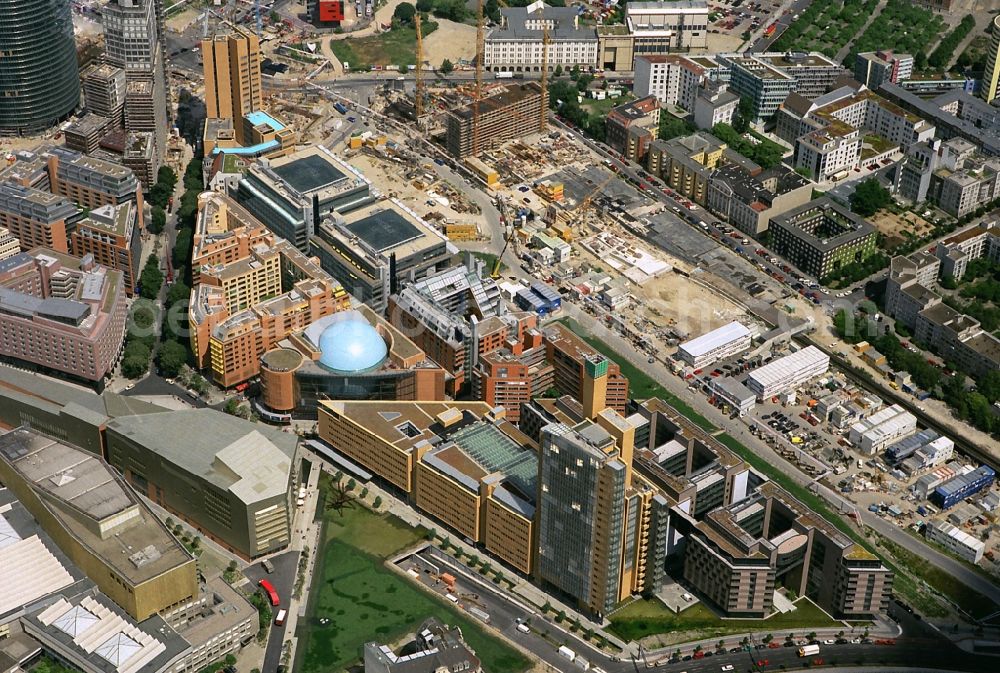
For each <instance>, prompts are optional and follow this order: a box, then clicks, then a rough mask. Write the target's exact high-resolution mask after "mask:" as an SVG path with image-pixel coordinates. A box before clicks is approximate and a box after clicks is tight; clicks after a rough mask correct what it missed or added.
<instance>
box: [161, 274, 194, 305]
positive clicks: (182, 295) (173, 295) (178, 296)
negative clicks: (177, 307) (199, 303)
mask: <svg viewBox="0 0 1000 673" xmlns="http://www.w3.org/2000/svg"><path fill="white" fill-rule="evenodd" d="M190 294H191V288H189V287H188V286H187V285H185V284H184V281H181V280H178V281H176V282H174V284H173V285H171V286H170V289H169V290H167V305H168V306H173V305H174V304H176V303H177V302H179V301H182V302H184V303H185V304H187V301H188V297H189V295H190Z"/></svg>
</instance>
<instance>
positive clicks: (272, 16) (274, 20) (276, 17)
mask: <svg viewBox="0 0 1000 673" xmlns="http://www.w3.org/2000/svg"><path fill="white" fill-rule="evenodd" d="M268 18H269V19H271V23H278V22H279V21H281V15H280V14H278V13H277V12H274V11H272V12H271V13H270V14H269V15H268Z"/></svg>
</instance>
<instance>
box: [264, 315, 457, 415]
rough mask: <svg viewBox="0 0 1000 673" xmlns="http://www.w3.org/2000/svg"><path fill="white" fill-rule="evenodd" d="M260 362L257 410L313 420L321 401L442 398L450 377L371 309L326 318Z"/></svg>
mask: <svg viewBox="0 0 1000 673" xmlns="http://www.w3.org/2000/svg"><path fill="white" fill-rule="evenodd" d="M287 343H288V344H289V345H290V347H289V346H281V347H278V348H274V349H272V350H269V351H268V352H266V353H264V355H263V356H261V358H260V384H261V396H260V400H259V404H258V406H257V411H258V413H260V415H261V417H262V418H264V419H265V420H268V421H271V422H279V423H280V422H288V421H290V420H291V419H292V418H306V419H315V418H316V405H317V403H318V402H320V401H321V400H426V401H434V400H442V399H444V380H445V372H444V370H443V369H441V368H440V367H439V366H437V365H436V364H434V363H432V362H430V361H429V360H428V359H427V356H426V355H425V354H424V352H423V351H422V350H420V349H419V348H417V346H416V345H414V343H413V342H412V341H410V340H409V339H408V338H407V337H406V336H405V335H403V334H402V333H401V332H399V331H398V330H396V329H395V328H394V327H392V326H391V325H390V324H389V323H387V322H385V321H384V320H382V319H381V318H379V317H378V316H377V315H376V314H375V313H374V312H373V311H371V309H369V308H368V307H361V309H360V310H349V311H341V312H339V313H334V314H333V315H328V316H325V317H323V318H320V319H319V320H316V321H315V322H313V323H312V324H310V325H309V326H308V327H306V329H305V330H303V331H301V332H298V333H296V334H292V335H291V336H290V337H289V339H288V342H287Z"/></svg>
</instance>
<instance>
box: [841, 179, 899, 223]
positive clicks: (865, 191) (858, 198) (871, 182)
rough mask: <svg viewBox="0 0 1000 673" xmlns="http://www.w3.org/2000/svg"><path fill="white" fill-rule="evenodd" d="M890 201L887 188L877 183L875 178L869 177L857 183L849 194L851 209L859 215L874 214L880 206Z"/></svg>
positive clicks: (882, 206)
mask: <svg viewBox="0 0 1000 673" xmlns="http://www.w3.org/2000/svg"><path fill="white" fill-rule="evenodd" d="M890 203H892V196H891V195H890V194H889V190H888V189H886V188H885V187H883V186H882V185H880V184H879V182H878V180H876V179H875V178H869V179H868V180H865V181H864V182H862V183H861V184H859V185H858V186H857V187H856V188H855V190H854V193H853V194H851V210H853V211H854V212H855V213H857V214H858V215H860V216H861V217H869V216H871V215H874V214H875V213H876V212H877V211H878V210H879V209H880V208H885V207H886V206H888V205H889V204H890Z"/></svg>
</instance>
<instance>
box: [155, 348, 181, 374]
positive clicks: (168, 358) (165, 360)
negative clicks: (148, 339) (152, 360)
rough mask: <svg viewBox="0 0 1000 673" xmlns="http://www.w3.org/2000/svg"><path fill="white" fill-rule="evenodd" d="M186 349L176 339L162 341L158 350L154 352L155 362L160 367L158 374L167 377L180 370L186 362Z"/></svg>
mask: <svg viewBox="0 0 1000 673" xmlns="http://www.w3.org/2000/svg"><path fill="white" fill-rule="evenodd" d="M187 355H188V350H187V348H185V347H184V346H183V345H181V344H180V343H179V342H177V341H173V340H170V341H164V342H163V344H162V345H161V346H160V350H159V351H157V353H156V363H157V365H159V367H160V374H162V375H163V376H166V377H167V378H173V377H175V376H177V374H178V373H179V372H180V371H181V368H182V367H183V366H184V364H185V363H186V362H187Z"/></svg>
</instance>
